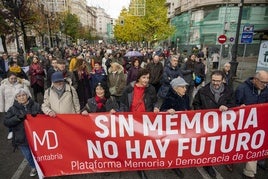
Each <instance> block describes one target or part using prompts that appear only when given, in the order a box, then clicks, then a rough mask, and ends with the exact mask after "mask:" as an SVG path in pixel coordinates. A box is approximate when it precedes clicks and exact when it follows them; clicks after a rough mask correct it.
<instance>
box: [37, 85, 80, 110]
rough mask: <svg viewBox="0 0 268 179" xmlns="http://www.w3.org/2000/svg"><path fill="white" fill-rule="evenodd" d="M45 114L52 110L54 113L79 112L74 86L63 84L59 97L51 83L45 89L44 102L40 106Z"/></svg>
mask: <svg viewBox="0 0 268 179" xmlns="http://www.w3.org/2000/svg"><path fill="white" fill-rule="evenodd" d="M41 108H42V111H43V112H44V113H45V114H47V115H48V114H49V113H50V112H51V111H54V112H55V113H56V114H75V113H79V112H80V104H79V100H78V96H77V93H76V90H75V89H74V87H72V86H71V85H69V84H68V83H66V84H65V89H64V93H63V95H62V96H61V97H59V96H58V94H57V93H56V91H55V89H54V87H53V85H52V86H51V87H50V88H48V89H47V90H46V91H45V95H44V103H43V104H42V106H41Z"/></svg>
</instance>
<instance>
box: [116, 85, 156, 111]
mask: <svg viewBox="0 0 268 179" xmlns="http://www.w3.org/2000/svg"><path fill="white" fill-rule="evenodd" d="M135 83H136V82H135V81H133V82H131V83H130V84H129V85H128V86H127V87H126V89H125V90H124V92H123V95H122V96H121V98H120V111H124V112H129V110H130V106H131V103H132V100H133V91H134V85H135ZM143 101H144V104H145V109H146V111H147V112H152V111H153V110H154V105H155V103H156V102H157V97H156V92H155V88H154V87H153V86H152V85H150V84H149V85H148V86H147V87H146V88H145V91H144V97H143Z"/></svg>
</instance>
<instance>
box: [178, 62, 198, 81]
mask: <svg viewBox="0 0 268 179" xmlns="http://www.w3.org/2000/svg"><path fill="white" fill-rule="evenodd" d="M194 66H195V61H193V60H191V59H188V60H187V61H186V62H185V63H183V64H182V66H181V70H182V74H183V78H184V80H185V81H186V82H187V83H188V84H189V85H194V81H193V72H194Z"/></svg>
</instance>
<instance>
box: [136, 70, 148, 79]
mask: <svg viewBox="0 0 268 179" xmlns="http://www.w3.org/2000/svg"><path fill="white" fill-rule="evenodd" d="M148 74H150V71H149V70H148V69H146V68H141V69H139V71H138V75H137V79H136V82H138V81H139V79H140V77H141V76H143V75H148Z"/></svg>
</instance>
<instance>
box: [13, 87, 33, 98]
mask: <svg viewBox="0 0 268 179" xmlns="http://www.w3.org/2000/svg"><path fill="white" fill-rule="evenodd" d="M18 94H26V95H27V97H29V96H30V93H29V91H27V90H26V89H24V88H18V89H16V90H15V96H17V95H18Z"/></svg>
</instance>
